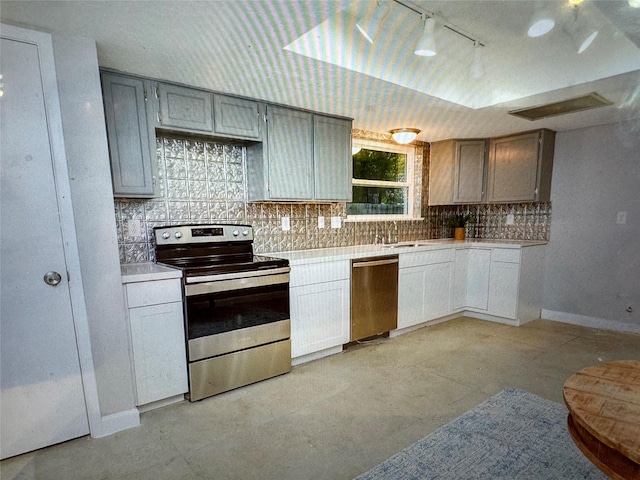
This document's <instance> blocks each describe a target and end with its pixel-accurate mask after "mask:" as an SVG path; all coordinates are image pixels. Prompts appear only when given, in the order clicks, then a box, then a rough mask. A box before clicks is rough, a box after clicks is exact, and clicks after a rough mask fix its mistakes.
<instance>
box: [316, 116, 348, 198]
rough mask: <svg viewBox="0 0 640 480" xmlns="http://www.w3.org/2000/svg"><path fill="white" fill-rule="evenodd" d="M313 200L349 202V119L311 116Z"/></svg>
mask: <svg viewBox="0 0 640 480" xmlns="http://www.w3.org/2000/svg"><path fill="white" fill-rule="evenodd" d="M313 164H314V178H315V199H316V200H332V201H336V200H339V201H345V202H350V201H351V196H352V195H351V177H352V173H351V172H352V169H353V165H352V156H351V121H350V120H343V119H339V118H330V117H324V116H320V115H314V118H313Z"/></svg>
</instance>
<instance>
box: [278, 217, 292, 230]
mask: <svg viewBox="0 0 640 480" xmlns="http://www.w3.org/2000/svg"><path fill="white" fill-rule="evenodd" d="M280 221H281V222H282V231H283V232H288V231H289V230H291V220H290V219H289V217H282V218H280Z"/></svg>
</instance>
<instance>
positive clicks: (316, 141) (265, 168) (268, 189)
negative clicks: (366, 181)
mask: <svg viewBox="0 0 640 480" xmlns="http://www.w3.org/2000/svg"><path fill="white" fill-rule="evenodd" d="M266 132H267V134H266V135H264V136H263V142H262V143H256V144H254V145H250V146H248V147H247V186H248V198H249V201H261V200H283V201H287V200H288V201H302V200H311V201H313V200H317V201H326V202H330V201H350V199H351V168H352V166H351V161H352V160H351V120H348V119H344V118H335V117H327V116H324V115H314V114H312V113H309V112H305V111H300V110H295V109H290V108H284V107H276V106H271V105H267V128H266Z"/></svg>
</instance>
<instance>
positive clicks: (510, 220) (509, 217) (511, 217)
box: [507, 213, 516, 225]
mask: <svg viewBox="0 0 640 480" xmlns="http://www.w3.org/2000/svg"><path fill="white" fill-rule="evenodd" d="M515 220H516V219H515V217H514V215H513V213H509V214H507V225H513V224H514V223H515Z"/></svg>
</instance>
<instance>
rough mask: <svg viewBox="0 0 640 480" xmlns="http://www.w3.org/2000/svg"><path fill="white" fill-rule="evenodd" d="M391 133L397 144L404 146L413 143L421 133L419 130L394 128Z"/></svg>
mask: <svg viewBox="0 0 640 480" xmlns="http://www.w3.org/2000/svg"><path fill="white" fill-rule="evenodd" d="M389 133H390V134H391V136H392V137H393V140H394V141H395V142H396V143H400V144H403V145H404V144H405V143H411V142H413V141H414V140H415V139H416V137H417V136H418V134H419V133H420V130H418V129H417V128H394V129H393V130H389Z"/></svg>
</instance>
